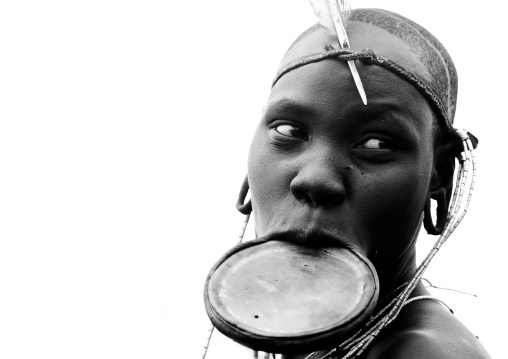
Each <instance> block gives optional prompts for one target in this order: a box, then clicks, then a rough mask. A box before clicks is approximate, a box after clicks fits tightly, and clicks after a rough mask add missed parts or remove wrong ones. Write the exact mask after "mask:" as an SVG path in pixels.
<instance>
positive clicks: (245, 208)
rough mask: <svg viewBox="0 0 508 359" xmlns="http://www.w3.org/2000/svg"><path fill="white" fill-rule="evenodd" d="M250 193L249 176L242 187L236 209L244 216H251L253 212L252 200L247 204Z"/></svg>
mask: <svg viewBox="0 0 508 359" xmlns="http://www.w3.org/2000/svg"><path fill="white" fill-rule="evenodd" d="M247 193H249V180H248V178H247V176H245V179H244V180H243V183H242V186H241V187H240V193H239V194H238V201H237V202H236V209H237V210H238V211H239V212H240V213H242V214H245V215H247V214H249V213H251V212H252V202H251V201H250V199H249V200H248V201H247V202H245V198H246V197H247Z"/></svg>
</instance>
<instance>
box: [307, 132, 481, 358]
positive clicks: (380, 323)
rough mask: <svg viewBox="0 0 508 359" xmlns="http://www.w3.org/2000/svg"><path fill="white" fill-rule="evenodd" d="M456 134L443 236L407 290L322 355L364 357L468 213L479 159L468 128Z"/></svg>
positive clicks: (396, 314) (312, 354)
mask: <svg viewBox="0 0 508 359" xmlns="http://www.w3.org/2000/svg"><path fill="white" fill-rule="evenodd" d="M456 134H457V136H458V137H460V139H461V141H462V146H463V148H462V151H461V153H460V154H459V156H458V160H459V169H458V172H457V178H456V185H455V190H454V192H453V196H452V201H451V204H450V209H449V211H448V217H447V222H446V225H445V228H444V230H443V233H442V234H441V235H440V237H439V239H438V240H437V241H436V243H435V245H434V247H433V248H432V250H431V251H430V253H429V254H428V255H427V257H426V258H425V259H424V261H423V262H422V264H421V265H420V266H419V267H418V269H417V271H416V273H415V275H414V276H413V278H412V279H411V281H410V282H409V283H408V284H407V286H406V287H405V288H404V290H403V291H402V292H401V293H400V294H399V295H398V296H397V297H395V298H394V299H393V300H392V301H391V302H390V303H389V304H388V305H387V306H385V307H384V308H383V309H381V311H380V312H378V314H376V315H375V316H374V317H373V318H372V319H371V320H370V321H369V322H368V323H367V324H366V325H365V326H364V328H363V329H362V330H360V331H359V332H357V333H356V334H355V335H353V336H352V337H351V338H349V339H348V340H346V341H345V342H343V343H342V344H341V345H339V346H338V347H337V348H335V349H332V350H331V351H329V352H328V353H327V354H325V355H324V356H322V357H321V358H320V359H328V358H331V357H334V356H336V355H337V354H338V350H340V351H345V350H349V351H348V352H347V353H346V355H345V356H343V357H342V359H348V358H358V357H360V355H362V353H363V352H364V351H365V350H366V349H367V347H368V346H369V345H370V344H371V343H372V341H373V340H374V339H375V338H376V337H377V335H378V334H379V333H380V331H381V330H382V329H383V328H384V327H386V326H387V325H388V324H390V323H391V322H392V321H393V320H395V318H396V317H397V316H398V315H399V313H400V311H401V309H402V307H403V306H404V304H405V303H407V302H408V300H407V298H408V297H409V295H410V294H411V293H412V292H413V290H414V288H415V287H416V285H417V284H418V283H419V281H420V280H421V279H422V277H423V274H424V272H425V270H426V269H427V267H428V266H429V264H430V262H431V261H432V259H433V258H434V256H435V255H436V253H437V252H438V251H439V249H440V248H441V246H442V245H443V244H444V243H445V242H446V240H447V239H448V238H449V237H450V235H451V234H452V233H453V232H454V231H455V229H456V228H457V226H458V225H459V224H460V222H461V221H462V219H463V218H464V216H465V215H466V213H467V210H468V207H469V204H470V202H471V197H472V194H473V190H474V187H475V183H476V160H475V154H474V148H473V144H472V142H471V140H470V138H469V136H468V133H467V131H465V130H456ZM471 165H472V169H473V171H472V176H471V181H470V184H469V189H468V195H467V198H466V203H465V205H464V206H462V202H463V197H464V191H465V189H466V186H467V182H468V177H469V171H470V166H471ZM460 208H462V211H461V212H460V215H459V209H460ZM388 310H389V311H388ZM386 311H388V314H386V315H384V316H382V315H383V314H384V313H385V312H386ZM381 316H382V317H381ZM317 353H319V352H314V353H311V354H310V355H309V356H307V357H306V359H311V358H315V357H316V355H317Z"/></svg>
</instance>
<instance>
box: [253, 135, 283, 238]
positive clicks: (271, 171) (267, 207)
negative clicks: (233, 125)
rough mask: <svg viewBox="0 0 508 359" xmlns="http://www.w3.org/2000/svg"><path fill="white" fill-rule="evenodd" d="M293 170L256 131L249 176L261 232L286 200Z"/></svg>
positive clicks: (258, 228)
mask: <svg viewBox="0 0 508 359" xmlns="http://www.w3.org/2000/svg"><path fill="white" fill-rule="evenodd" d="M292 174H293V171H292V169H291V167H290V166H289V165H288V164H287V163H286V162H283V161H280V160H279V159H278V157H277V154H276V151H274V149H273V147H272V146H271V145H269V144H268V141H267V140H266V138H264V136H263V134H262V133H260V131H257V132H256V134H255V136H254V139H253V141H252V144H251V148H250V152H249V160H248V168H247V176H248V179H249V187H250V195H251V200H252V207H253V212H254V216H255V222H256V229H257V231H258V233H263V230H261V229H262V228H265V227H267V226H268V223H269V221H270V218H272V217H273V216H274V214H275V212H276V211H277V208H279V207H280V206H281V205H282V204H283V203H285V201H286V200H287V197H288V195H289V194H290V190H289V188H290V187H289V185H290V183H291V179H292V178H293V176H292Z"/></svg>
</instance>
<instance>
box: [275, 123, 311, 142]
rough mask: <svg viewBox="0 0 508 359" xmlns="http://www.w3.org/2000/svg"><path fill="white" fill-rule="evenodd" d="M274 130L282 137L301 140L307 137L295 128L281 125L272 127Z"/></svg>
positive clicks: (299, 129)
mask: <svg viewBox="0 0 508 359" xmlns="http://www.w3.org/2000/svg"><path fill="white" fill-rule="evenodd" d="M274 129H275V131H277V132H278V133H279V134H281V135H282V136H286V137H294V138H302V139H306V138H307V135H306V134H305V132H304V131H303V130H302V129H301V128H299V127H297V126H293V125H289V124H283V125H278V126H276V127H274Z"/></svg>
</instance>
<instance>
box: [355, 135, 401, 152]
mask: <svg viewBox="0 0 508 359" xmlns="http://www.w3.org/2000/svg"><path fill="white" fill-rule="evenodd" d="M356 147H357V148H365V149H368V150H383V149H392V146H391V145H390V144H389V143H388V142H387V141H384V140H382V139H379V138H369V139H368V140H367V141H365V142H363V143H361V144H360V145H358V146H356Z"/></svg>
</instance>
